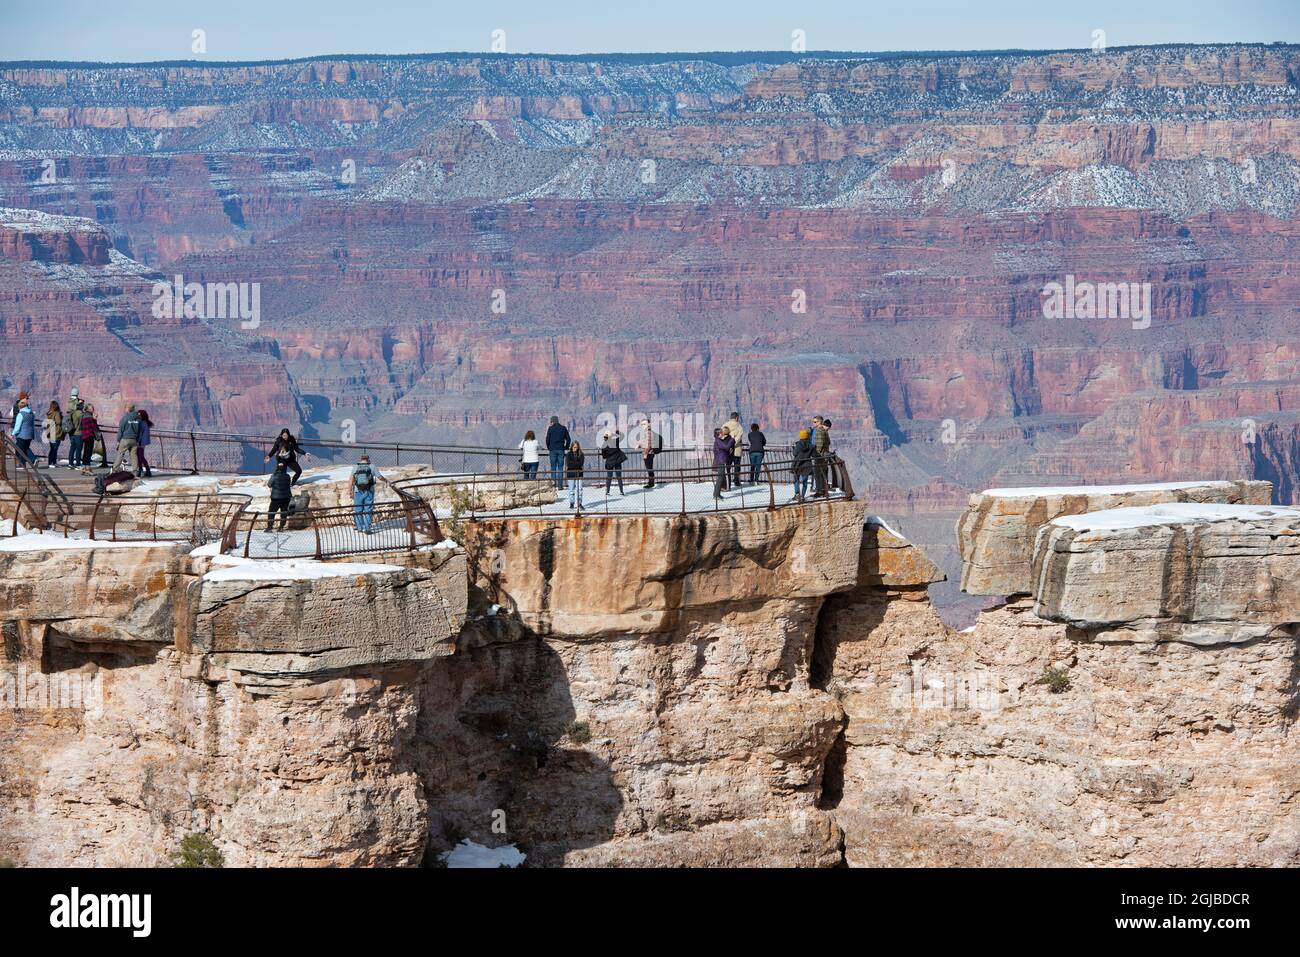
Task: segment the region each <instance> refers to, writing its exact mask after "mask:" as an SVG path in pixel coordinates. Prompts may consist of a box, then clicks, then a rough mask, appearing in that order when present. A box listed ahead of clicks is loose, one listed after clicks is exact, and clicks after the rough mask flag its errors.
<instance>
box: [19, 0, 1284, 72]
mask: <svg viewBox="0 0 1300 957" xmlns="http://www.w3.org/2000/svg"><path fill="white" fill-rule="evenodd" d="M195 30H202V31H204V39H205V41H206V52H205V53H202V54H196V53H195V52H193V51H192V46H193V39H192V37H193V33H194V31H195ZM796 30H802V31H803V35H804V37H805V38H806V49H808V50H850V51H859V52H861V51H886V50H990V49H1078V48H1085V47H1089V46H1091V45H1092V43H1093V36H1094V31H1096V30H1103V31H1105V42H1106V45H1107V46H1111V47H1114V46H1127V45H1133V44H1148V43H1170V42H1190V43H1212V42H1231V41H1243V42H1246V41H1248V42H1272V41H1275V40H1283V41H1288V42H1292V43H1295V42H1300V0H1217V2H1213V0H1089V2H1088V3H1067V2H1063V0H1007V2H978V0H925V2H922V3H917V2H912V3H905V2H899V0H891V2H884V3H882V2H877V0H856V2H854V0H838V2H829V0H785V2H772V0H746V2H743V3H742V2H717V3H710V2H708V0H602V2H587V0H582V2H577V0H575V2H562V0H552V2H545V0H532V2H506V3H490V2H465V0H460V2H455V3H445V2H438V0H425V2H409V0H395V2H383V0H367V2H361V0H310V2H304V0H220V2H208V3H186V2H182V0H170V2H168V0H117V2H105V0H68V2H60V0H0V60H78V61H86V60H89V61H97V62H137V61H149V60H191V59H202V60H210V61H223V60H265V59H292V58H296V57H307V56H318V55H321V54H328V53H436V52H449V51H457V52H460V51H464V52H483V53H488V52H491V51H492V44H493V36H494V31H503V34H499V35H498V37H499V39H502V40H503V41H504V52H508V53H611V52H618V53H646V52H699V51H713V50H787V51H788V50H790V49H791V43H792V35H793V33H794V31H796Z"/></svg>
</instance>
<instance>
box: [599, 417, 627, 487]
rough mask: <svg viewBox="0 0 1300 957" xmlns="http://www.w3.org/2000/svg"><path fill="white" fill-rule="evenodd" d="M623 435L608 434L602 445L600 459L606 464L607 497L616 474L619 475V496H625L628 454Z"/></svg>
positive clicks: (616, 433)
mask: <svg viewBox="0 0 1300 957" xmlns="http://www.w3.org/2000/svg"><path fill="white" fill-rule="evenodd" d="M622 442H623V433H622V432H617V431H616V432H614V434H613V435H611V434H610V433H608V432H606V433H605V438H604V441H602V442H601V444H600V459H601V461H602V462H604V463H605V495H606V496H608V495H609V487H610V485H612V484H613V480H614V475H615V473H617V474H618V494H619V495H622V494H623V463H624V462H626V461H627V453H626V452H624V451H623V445H622Z"/></svg>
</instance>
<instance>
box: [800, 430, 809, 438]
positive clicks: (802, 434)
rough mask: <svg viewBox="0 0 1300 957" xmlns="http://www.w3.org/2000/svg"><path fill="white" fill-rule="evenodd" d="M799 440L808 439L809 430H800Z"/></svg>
mask: <svg viewBox="0 0 1300 957" xmlns="http://www.w3.org/2000/svg"><path fill="white" fill-rule="evenodd" d="M799 438H801V439H806V438H808V430H807V429H800V430H799Z"/></svg>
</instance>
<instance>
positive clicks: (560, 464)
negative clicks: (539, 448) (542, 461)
mask: <svg viewBox="0 0 1300 957" xmlns="http://www.w3.org/2000/svg"><path fill="white" fill-rule="evenodd" d="M572 444H573V439H572V438H571V437H570V435H569V430H568V429H566V428H565V427H564V426H562V425H560V417H559V416H558V415H553V416H551V424H550V427H549V428H548V429H547V430H546V451H547V452H548V453H549V454H550V457H551V481H553V482H554V483H555V487H556V488H557V489H562V488H564V472H565V466H564V453H565V452H567V451H569V446H570V445H572Z"/></svg>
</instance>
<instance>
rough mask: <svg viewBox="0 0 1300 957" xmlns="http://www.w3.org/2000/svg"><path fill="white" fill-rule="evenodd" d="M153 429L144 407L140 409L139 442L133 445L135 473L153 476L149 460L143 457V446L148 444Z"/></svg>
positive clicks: (151, 421)
mask: <svg viewBox="0 0 1300 957" xmlns="http://www.w3.org/2000/svg"><path fill="white" fill-rule="evenodd" d="M152 430H153V420H152V419H150V418H149V413H148V412H146V411H145V410H144V409H141V410H140V444H139V445H137V446H136V447H135V463H136V474H137V475H144V476H146V477H147V478H153V468H152V467H151V466H150V465H149V460H148V459H147V458H145V457H144V450H145V446H147V445H148V444H149V441H150V434H149V433H150V432H151V431H152Z"/></svg>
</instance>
